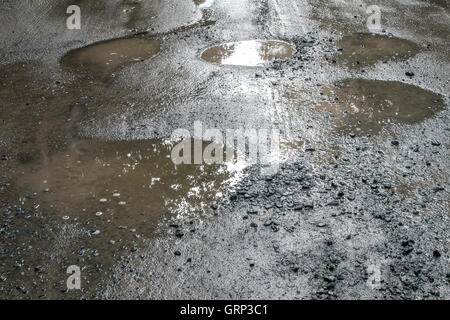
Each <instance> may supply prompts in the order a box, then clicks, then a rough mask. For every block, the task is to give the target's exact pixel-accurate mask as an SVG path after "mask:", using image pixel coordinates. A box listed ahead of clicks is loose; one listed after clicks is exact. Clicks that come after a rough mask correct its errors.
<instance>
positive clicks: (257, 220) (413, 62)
mask: <svg viewBox="0 0 450 320" xmlns="http://www.w3.org/2000/svg"><path fill="white" fill-rule="evenodd" d="M73 4H74V5H78V6H79V7H80V8H81V14H82V16H81V17H82V20H81V29H80V30H68V29H67V27H66V19H67V17H68V16H69V15H68V14H66V9H67V7H68V6H69V5H73ZM377 5H379V7H380V9H381V18H382V19H381V28H380V29H379V30H376V31H373V32H372V31H371V30H369V29H368V28H367V25H366V21H367V19H368V16H369V14H367V13H366V9H367V8H366V4H365V3H364V2H362V1H358V0H355V1H307V0H295V1H294V0H289V1H280V0H263V1H256V0H244V1H243V0H225V1H213V0H205V1H200V0H199V1H193V0H177V1H172V0H167V1H130V0H112V1H106V0H104V1H103V0H101V1H85V0H78V1H75V0H74V1H58V3H55V2H54V1H50V0H39V1H33V3H29V2H26V3H25V2H24V3H21V2H20V1H19V2H18V1H12V0H11V1H10V0H8V1H3V2H2V4H1V5H0V6H1V7H2V8H1V10H2V16H4V17H5V18H4V20H3V21H2V22H3V23H2V31H1V32H0V39H1V42H2V44H3V46H2V47H1V49H0V156H1V161H0V206H1V207H0V210H1V212H0V298H6V299H54V298H57V299H102V298H103V299H104V298H109V299H127V298H131V299H135V298H139V299H214V298H219V299H253V298H255V299H256V298H258V299H355V298H356V299H448V298H450V286H449V284H450V268H449V265H450V264H449V259H450V251H449V249H450V246H449V239H450V237H449V229H450V216H449V212H448V209H449V187H450V186H449V172H448V168H449V165H450V163H449V160H448V159H449V157H448V155H449V154H448V147H449V135H450V126H449V111H448V108H449V95H448V94H449V92H450V91H449V89H450V86H449V81H448V74H449V73H450V65H449V62H450V55H449V52H448V46H449V43H448V42H449V41H448V31H449V30H450V23H449V21H450V20H449V14H450V12H449V8H448V4H447V2H446V1H384V0H383V1H377ZM195 121H200V122H201V123H202V124H203V128H204V129H209V128H216V129H219V130H221V131H222V132H225V131H226V130H227V129H238V128H252V129H279V130H280V135H281V137H280V139H281V143H280V145H281V147H280V148H281V149H280V150H281V164H280V167H279V170H278V172H276V173H275V174H273V175H270V176H267V175H261V174H260V168H259V166H258V165H257V164H256V165H255V164H251V163H243V164H242V163H233V162H227V163H225V164H223V165H208V164H205V163H203V164H195V165H194V164H192V165H177V166H176V165H174V163H173V162H172V161H171V159H170V155H171V150H172V148H173V146H174V143H175V142H174V141H173V140H171V139H170V137H171V135H172V133H173V132H174V130H176V129H179V128H183V129H187V130H189V131H190V132H192V131H193V128H194V122H195ZM195 142H196V141H194V140H192V144H193V145H194V144H195ZM205 148H207V144H203V145H202V144H201V143H200V149H201V150H205ZM71 265H77V266H79V267H80V268H81V276H82V280H81V290H70V291H69V290H68V289H67V286H66V280H67V277H68V276H69V275H68V274H67V273H66V270H67V268H68V267H69V266H71Z"/></svg>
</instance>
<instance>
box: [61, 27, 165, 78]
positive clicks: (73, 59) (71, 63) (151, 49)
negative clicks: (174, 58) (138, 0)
mask: <svg viewBox="0 0 450 320" xmlns="http://www.w3.org/2000/svg"><path fill="white" fill-rule="evenodd" d="M160 49H161V42H160V41H159V40H155V39H149V38H146V37H144V36H143V35H138V36H133V37H129V38H121V39H114V40H107V41H102V42H98V43H94V44H92V45H89V46H87V47H83V48H80V49H76V50H73V51H71V52H69V53H67V54H66V55H65V56H64V57H63V58H62V59H61V64H62V65H63V66H64V67H67V68H69V69H71V70H75V71H77V72H88V73H90V74H92V75H94V76H107V75H109V74H112V73H114V72H115V71H117V70H119V69H120V68H121V67H123V66H125V65H129V64H131V63H136V62H142V61H144V60H147V59H150V58H153V57H154V56H156V55H157V54H158V53H159V51H160Z"/></svg>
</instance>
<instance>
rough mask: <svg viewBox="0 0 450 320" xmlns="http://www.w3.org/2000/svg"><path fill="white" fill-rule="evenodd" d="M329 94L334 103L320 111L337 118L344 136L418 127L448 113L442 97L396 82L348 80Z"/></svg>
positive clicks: (329, 91) (328, 104)
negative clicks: (390, 127) (391, 127)
mask: <svg viewBox="0 0 450 320" xmlns="http://www.w3.org/2000/svg"><path fill="white" fill-rule="evenodd" d="M325 94H327V95H328V96H329V97H330V98H331V101H334V102H333V103H323V104H322V105H320V106H318V107H317V109H318V110H319V111H322V112H330V113H331V114H333V115H334V117H335V122H336V125H337V131H338V132H340V133H344V134H346V133H354V134H360V135H361V134H377V133H379V132H380V131H381V129H382V128H383V127H385V126H387V125H389V124H395V123H399V124H413V123H418V122H421V121H423V120H425V119H427V118H430V117H432V116H433V115H434V114H436V113H437V112H439V111H440V110H443V109H444V102H443V100H442V97H441V96H439V95H438V94H435V93H433V92H431V91H427V90H424V89H421V88H419V87H416V86H412V85H408V84H405V83H402V82H395V81H377V80H364V79H347V80H343V81H341V82H339V83H337V84H336V86H335V87H334V88H328V89H327V90H325Z"/></svg>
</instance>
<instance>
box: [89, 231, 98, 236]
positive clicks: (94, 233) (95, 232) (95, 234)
mask: <svg viewBox="0 0 450 320" xmlns="http://www.w3.org/2000/svg"><path fill="white" fill-rule="evenodd" d="M91 234H92V235H93V236H98V235H99V234H100V230H95V231H91Z"/></svg>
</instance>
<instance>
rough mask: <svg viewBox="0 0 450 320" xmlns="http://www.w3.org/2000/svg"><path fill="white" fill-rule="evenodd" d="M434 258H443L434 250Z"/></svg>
mask: <svg viewBox="0 0 450 320" xmlns="http://www.w3.org/2000/svg"><path fill="white" fill-rule="evenodd" d="M433 257H435V258H440V257H441V253H440V252H439V251H438V250H434V251H433Z"/></svg>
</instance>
